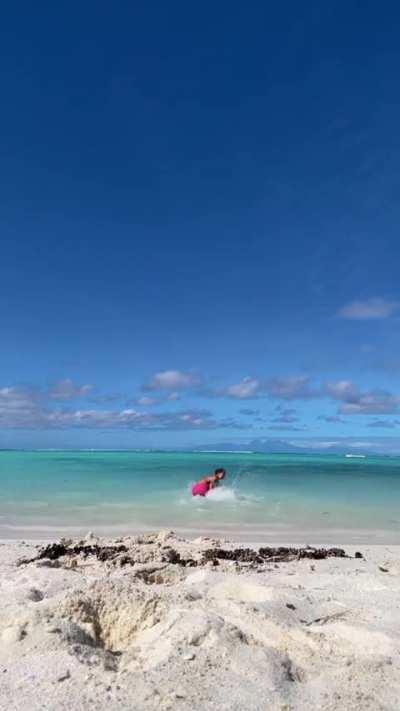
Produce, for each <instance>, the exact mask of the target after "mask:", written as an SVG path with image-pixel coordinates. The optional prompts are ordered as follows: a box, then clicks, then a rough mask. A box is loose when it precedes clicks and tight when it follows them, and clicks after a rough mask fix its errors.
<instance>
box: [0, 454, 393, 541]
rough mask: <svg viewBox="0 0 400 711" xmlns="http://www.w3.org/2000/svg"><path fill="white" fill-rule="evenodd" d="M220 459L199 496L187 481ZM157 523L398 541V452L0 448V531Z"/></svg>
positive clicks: (106, 528)
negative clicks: (217, 482) (212, 480)
mask: <svg viewBox="0 0 400 711" xmlns="http://www.w3.org/2000/svg"><path fill="white" fill-rule="evenodd" d="M217 466H224V467H225V468H226V469H227V472H228V476H227V479H226V480H225V482H224V485H223V486H222V487H220V488H219V489H216V490H215V491H213V492H212V493H211V495H209V496H207V497H206V498H202V497H194V498H193V497H192V496H191V495H190V485H191V484H192V483H193V482H194V481H196V479H198V478H200V477H202V476H204V474H206V473H210V472H211V471H212V470H213V469H214V468H215V467H217ZM159 527H168V528H174V529H185V530H190V531H193V532H195V531H196V532H197V531H198V532H207V531H209V532H211V531H213V532H215V531H222V532H226V533H231V532H235V533H237V534H240V535H242V536H243V535H246V536H247V537H248V536H252V535H253V536H254V538H255V539H260V538H261V537H262V534H263V533H269V534H271V535H275V537H276V538H283V536H284V537H286V538H288V537H289V538H290V537H291V536H292V537H293V540H294V538H295V533H296V534H297V533H298V532H299V531H301V532H304V533H309V532H313V531H314V532H316V531H317V532H318V536H319V537H321V536H323V535H324V533H326V534H332V533H333V532H339V531H342V532H343V531H347V532H352V534H354V535H356V534H357V533H360V535H361V533H362V534H363V535H366V534H368V533H369V532H370V534H371V537H372V538H371V540H374V541H375V542H376V541H377V539H382V540H390V541H391V542H400V458H394V457H393V458H389V457H381V458H379V457H367V458H366V459H346V458H345V457H344V456H340V455H329V456H319V455H296V456H295V455H264V454H233V453H223V454H212V453H153V452H98V451H97V452H92V451H90V452H87V451H84V452H61V451H60V452H55V451H51V452H43V451H41V452H5V451H3V452H0V536H1V537H2V538H10V537H13V536H14V535H16V532H18V535H21V534H23V535H25V536H26V537H29V534H30V532H31V533H33V532H37V531H42V532H51V531H52V530H54V531H57V532H59V531H65V532H68V530H71V531H73V530H78V529H79V530H88V529H92V530H95V531H98V532H106V531H112V530H115V531H117V530H119V531H121V532H122V531H123V532H128V531H131V530H132V531H133V530H146V529H154V528H159Z"/></svg>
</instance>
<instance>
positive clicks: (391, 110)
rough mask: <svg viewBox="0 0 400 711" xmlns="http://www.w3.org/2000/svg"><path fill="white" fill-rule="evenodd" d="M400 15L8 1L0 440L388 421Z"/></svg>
mask: <svg viewBox="0 0 400 711" xmlns="http://www.w3.org/2000/svg"><path fill="white" fill-rule="evenodd" d="M399 20H400V10H399V8H398V6H397V4H395V3H387V4H386V5H385V12H382V8H378V6H377V4H376V3H375V2H365V3H362V4H361V3H358V2H351V1H350V2H346V3H344V2H327V3H320V2H313V1H311V2H308V3H305V4H304V3H295V2H287V3H285V4H283V5H281V6H279V7H278V6H277V5H276V4H272V3H261V2H254V3H246V4H243V3H235V2H233V3H232V2H230V3H227V2H223V1H222V2H219V3H217V4H215V3H213V4H211V3H209V2H205V3H202V4H201V5H198V6H194V5H193V4H191V3H189V4H188V3H183V2H173V1H172V2H170V3H161V2H149V3H146V4H145V5H144V4H142V6H138V5H137V4H132V3H120V4H117V5H115V4H114V5H110V3H105V2H96V3H94V2H90V1H89V2H86V3H84V5H83V6H82V7H80V8H79V11H78V8H75V7H74V6H73V5H72V6H71V4H70V3H64V2H59V3H56V4H54V3H43V4H41V5H40V6H37V5H35V6H32V4H31V3H23V4H22V6H21V4H20V5H18V7H16V6H15V7H12V6H11V5H10V6H9V7H7V8H5V9H4V11H3V15H2V23H1V28H0V42H1V48H2V49H1V51H2V62H1V68H0V72H1V96H2V110H1V112H0V150H1V161H0V179H1V192H0V314H1V321H0V323H1V347H0V376H1V380H0V446H3V447H5V446H27V447H29V446H32V447H34V446H38V447H52V446H68V447H69V446H89V447H90V446H93V447H102V446H104V447H114V446H115V447H119V446H123V447H128V446H132V447H139V446H172V447H173V446H177V445H185V444H187V445H195V444H198V443H207V442H210V443H213V442H217V441H219V440H227V439H228V440H235V439H237V440H238V441H246V439H252V440H253V439H256V438H257V437H269V436H271V437H279V438H283V439H291V438H293V437H295V436H296V437H302V438H306V439H312V438H313V437H319V438H331V439H332V438H333V439H335V438H337V437H356V438H362V439H363V441H364V440H365V442H367V441H372V439H373V438H374V437H379V438H382V436H384V435H390V436H391V437H396V436H397V434H398V433H399V432H400V384H399V375H400V354H399V341H400V338H399V323H400V321H399V318H400V293H399V291H400V290H399V286H398V283H399V278H398V264H399V256H400V241H399V234H398V232H399V223H400V200H399V157H400V139H399V131H398V126H399V125H400V101H399V89H398V77H399V73H400V50H399V43H398V23H399Z"/></svg>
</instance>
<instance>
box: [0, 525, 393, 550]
mask: <svg viewBox="0 0 400 711" xmlns="http://www.w3.org/2000/svg"><path fill="white" fill-rule="evenodd" d="M160 529H163V530H173V531H175V532H176V534H177V535H180V536H184V537H187V538H189V539H193V538H196V537H199V536H211V537H214V538H215V537H216V538H229V539H230V540H232V541H235V542H237V543H239V544H240V543H242V544H246V545H251V544H254V545H256V546H257V545H262V544H264V543H271V544H276V545H281V544H282V545H288V544H290V545H302V544H307V543H309V544H310V545H327V546H332V545H339V544H340V545H345V544H347V545H390V546H397V545H400V533H396V532H394V531H388V530H385V529H355V528H354V529H345V528H323V529H322V528H319V529H318V528H313V529H311V528H310V529H299V528H298V529H292V528H290V527H284V526H280V527H278V526H275V527H273V528H272V527H271V528H270V529H268V527H266V526H257V527H256V526H254V527H251V528H250V527H247V530H246V529H244V528H242V529H241V530H240V529H238V528H237V527H236V528H234V527H231V526H222V527H221V526H219V527H217V526H216V527H214V526H201V527H200V526H198V527H186V526H185V527H182V526H178V527H177V526H168V525H166V526H143V525H137V526H134V525H132V526H126V525H118V524H115V525H109V526H92V527H89V526H85V525H82V526H46V525H45V526H39V525H36V526H29V525H28V526H24V527H22V526H13V525H4V524H3V525H0V543H1V542H10V543H12V542H18V541H21V540H24V541H32V542H35V541H46V542H49V541H53V540H55V539H58V538H64V537H72V538H74V537H79V536H80V537H84V536H85V535H86V534H87V533H88V532H89V531H91V532H93V533H94V534H95V535H96V536H100V537H119V536H135V535H140V534H146V533H153V532H154V531H157V530H160Z"/></svg>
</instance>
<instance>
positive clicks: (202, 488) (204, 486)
mask: <svg viewBox="0 0 400 711" xmlns="http://www.w3.org/2000/svg"><path fill="white" fill-rule="evenodd" d="M209 490H210V482H209V481H199V482H197V484H195V485H194V486H193V487H192V496H205V495H206V494H208V492H209Z"/></svg>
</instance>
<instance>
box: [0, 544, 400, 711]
mask: <svg viewBox="0 0 400 711" xmlns="http://www.w3.org/2000/svg"><path fill="white" fill-rule="evenodd" d="M96 540H97V539H94V537H93V536H91V535H89V537H88V538H87V540H86V543H90V544H91V543H93V542H96ZM101 543H102V544H104V543H107V544H108V545H120V544H121V543H123V544H125V545H126V546H127V547H128V549H129V555H130V556H131V557H132V558H133V559H134V565H120V563H121V560H119V561H118V560H117V563H115V561H114V562H110V561H108V562H99V561H98V560H97V559H96V558H95V557H94V556H89V557H86V558H84V557H83V556H68V557H64V558H60V559H59V560H56V561H49V560H38V561H35V562H31V563H23V564H20V559H21V558H25V559H29V558H33V557H34V556H35V555H36V554H37V550H38V546H37V544H33V543H29V544H28V543H22V542H19V543H15V542H14V543H3V544H1V545H0V590H1V608H0V708H1V709H7V710H9V711H11V710H14V709H15V710H18V711H22V710H25V709H26V710H27V711H28V710H29V711H37V710H39V709H41V710H43V709H48V710H49V711H59V710H61V709H65V710H66V709H68V711H71V710H72V711H77V710H78V709H85V711H86V710H87V709H96V711H101V710H102V709H107V710H108V711H110V710H111V711H117V710H118V709H129V710H135V711H141V710H142V709H143V710H146V711H147V710H150V709H177V710H178V711H179V710H182V711H183V710H189V709H190V710H194V711H197V710H198V711H200V710H201V711H203V710H207V709H213V710H214V709H215V711H217V710H218V711H223V710H224V709H226V710H227V709H229V710H237V711H256V710H257V711H267V710H268V711H275V709H276V710H279V711H284V710H285V711H291V710H297V709H299V710H302V709H304V710H305V709H307V711H309V710H310V709H318V710H319V709H324V711H331V710H333V709H337V710H338V711H339V710H340V711H343V710H347V709H349V710H350V709H352V710H353V709H354V710H357V709H359V710H362V711H365V710H366V709H371V710H373V711H378V710H379V709H385V711H386V710H389V709H393V710H394V709H396V710H397V709H399V699H400V547H398V546H370V547H368V546H365V545H364V546H361V547H359V548H358V550H361V552H362V554H363V556H364V558H363V559H358V558H354V557H351V558H329V559H327V560H316V561H310V560H299V561H296V560H295V561H292V562H289V563H279V564H274V563H263V564H236V563H232V562H231V561H221V563H220V565H218V566H216V567H215V566H213V565H212V564H211V563H206V564H201V565H199V566H197V567H183V566H181V565H177V564H174V563H168V562H165V560H166V559H168V557H170V558H171V550H172V551H176V552H178V553H180V554H181V556H182V557H184V558H193V559H194V560H195V561H200V560H201V558H202V554H203V552H204V550H206V549H209V548H211V547H213V546H220V545H223V546H224V547H225V548H227V547H229V544H228V543H227V542H226V541H223V542H222V544H221V542H220V541H215V540H210V539H205V538H202V539H197V540H195V541H186V540H184V539H182V538H178V537H177V536H175V535H174V534H171V533H169V532H162V533H160V534H158V535H157V534H154V535H150V534H149V535H144V536H136V537H130V538H126V537H125V538H123V539H119V540H118V541H115V540H114V541H110V540H109V541H104V540H102V541H101ZM344 548H345V549H346V553H348V554H350V555H351V556H354V553H355V550H357V549H355V548H354V546H348V547H346V546H344ZM121 557H123V554H121ZM172 558H173V556H172ZM122 562H123V561H122Z"/></svg>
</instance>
